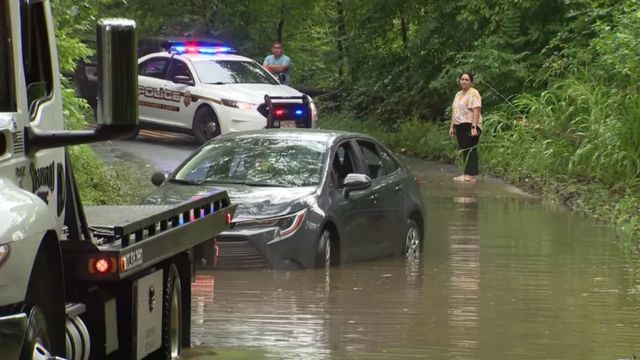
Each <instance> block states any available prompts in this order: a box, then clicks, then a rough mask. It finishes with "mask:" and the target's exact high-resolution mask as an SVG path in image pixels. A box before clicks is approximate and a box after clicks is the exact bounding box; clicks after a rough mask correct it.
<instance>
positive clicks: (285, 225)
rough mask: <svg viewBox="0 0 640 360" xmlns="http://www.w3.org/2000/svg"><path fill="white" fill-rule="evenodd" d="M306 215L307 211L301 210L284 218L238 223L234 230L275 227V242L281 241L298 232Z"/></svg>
mask: <svg viewBox="0 0 640 360" xmlns="http://www.w3.org/2000/svg"><path fill="white" fill-rule="evenodd" d="M306 214H307V209H303V210H300V211H298V212H296V213H293V214H288V215H284V216H278V217H272V218H264V219H255V220H245V221H239V222H237V223H235V226H236V228H240V227H246V228H259V227H265V228H266V227H277V228H278V237H277V240H282V239H286V238H288V237H289V236H291V235H293V234H295V232H296V231H298V230H299V229H300V227H302V223H303V222H304V218H305V215H306Z"/></svg>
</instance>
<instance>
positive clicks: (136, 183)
mask: <svg viewBox="0 0 640 360" xmlns="http://www.w3.org/2000/svg"><path fill="white" fill-rule="evenodd" d="M69 157H70V159H71V163H72V164H73V168H74V171H75V177H76V181H77V184H78V188H79V189H80V195H81V198H82V202H83V203H84V204H85V205H102V204H114V205H117V204H132V203H133V204H135V203H137V202H138V201H139V200H140V199H141V198H142V197H143V196H144V194H145V193H147V192H148V191H149V190H150V187H151V185H150V182H149V180H148V179H149V178H150V175H149V174H147V173H144V172H141V171H140V170H139V169H136V168H135V166H134V165H133V164H129V163H119V164H117V165H114V166H105V165H104V163H103V162H102V161H101V160H100V159H99V158H98V157H97V156H96V154H95V153H94V152H93V150H91V148H90V147H89V146H87V145H78V146H72V147H69Z"/></svg>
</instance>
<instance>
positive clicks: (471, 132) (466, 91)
mask: <svg viewBox="0 0 640 360" xmlns="http://www.w3.org/2000/svg"><path fill="white" fill-rule="evenodd" d="M458 84H460V88H461V89H462V90H460V91H458V93H457V94H456V96H455V98H454V99H453V110H452V112H451V126H450V127H449V136H454V135H455V136H456V138H457V140H458V146H459V147H460V150H462V155H463V159H464V174H463V175H460V176H456V177H454V178H453V181H458V182H476V175H478V141H479V140H480V133H481V132H482V115H481V114H480V110H481V109H482V97H481V96H480V93H479V92H478V90H476V89H475V88H474V87H473V75H472V74H470V73H467V72H464V73H462V74H460V76H459V77H458Z"/></svg>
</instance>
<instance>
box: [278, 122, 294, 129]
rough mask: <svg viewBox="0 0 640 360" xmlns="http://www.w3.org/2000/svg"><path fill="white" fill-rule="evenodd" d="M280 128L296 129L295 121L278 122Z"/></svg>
mask: <svg viewBox="0 0 640 360" xmlns="http://www.w3.org/2000/svg"><path fill="white" fill-rule="evenodd" d="M280 127H281V128H295V127H296V122H295V121H280Z"/></svg>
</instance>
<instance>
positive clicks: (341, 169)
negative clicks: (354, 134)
mask: <svg viewBox="0 0 640 360" xmlns="http://www.w3.org/2000/svg"><path fill="white" fill-rule="evenodd" d="M355 159H356V157H355V156H354V153H353V147H352V146H351V143H350V142H349V141H347V142H344V143H342V144H340V145H338V147H337V148H336V152H335V153H334V155H333V159H332V163H331V168H332V171H333V176H334V180H335V184H336V187H338V188H341V187H342V184H343V183H344V179H345V178H346V177H347V175H348V174H352V173H356V172H357V170H356V166H355V163H354V160H355Z"/></svg>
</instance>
